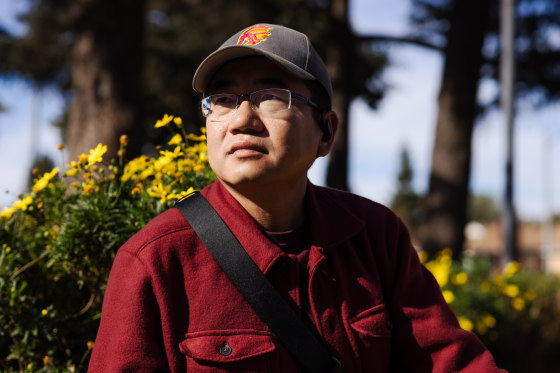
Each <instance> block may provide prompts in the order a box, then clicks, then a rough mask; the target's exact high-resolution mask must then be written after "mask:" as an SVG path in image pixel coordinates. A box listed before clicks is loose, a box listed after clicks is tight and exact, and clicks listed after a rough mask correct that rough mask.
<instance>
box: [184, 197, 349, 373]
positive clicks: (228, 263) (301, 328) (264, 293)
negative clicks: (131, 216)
mask: <svg viewBox="0 0 560 373" xmlns="http://www.w3.org/2000/svg"><path fill="white" fill-rule="evenodd" d="M175 206H176V207H177V208H178V209H179V211H181V213H182V214H183V216H184V217H185V219H187V221H188V222H189V223H190V225H191V227H192V228H193V229H194V231H195V232H196V234H197V235H198V237H199V238H200V239H201V240H202V242H203V243H204V245H205V246H206V248H207V249H208V251H210V253H211V254H212V256H213V257H214V259H216V261H217V262H218V264H219V265H220V267H221V268H222V269H223V271H224V272H225V273H226V274H227V276H228V277H229V278H230V280H231V281H232V282H233V283H234V285H235V286H236V288H237V289H238V290H239V292H240V293H241V294H243V296H244V297H245V299H246V300H247V301H248V302H249V303H250V304H251V306H252V307H253V309H254V310H255V311H256V312H257V314H258V315H259V316H260V317H261V319H262V320H263V321H264V322H265V323H267V324H268V326H269V327H270V329H271V330H272V332H273V333H274V334H275V335H276V336H277V337H278V339H279V340H280V341H281V342H282V344H283V345H284V347H285V348H286V349H287V350H288V352H290V354H291V355H292V356H293V357H294V358H295V359H296V360H297V361H298V362H299V363H300V365H301V367H302V368H303V370H304V371H305V372H317V373H325V372H341V370H339V368H340V363H339V362H338V360H337V359H336V358H334V357H332V356H331V355H330V354H329V353H328V352H327V350H326V349H325V348H324V347H323V346H322V345H321V343H320V342H319V341H318V340H317V339H316V338H315V336H314V335H313V334H312V332H311V331H310V330H309V329H308V328H307V326H306V325H305V324H304V323H303V321H302V320H301V319H300V318H299V317H298V315H297V314H296V313H295V311H294V310H293V309H292V308H291V307H290V306H289V305H288V304H287V303H286V302H285V301H284V299H283V298H282V297H281V296H280V294H278V292H277V291H276V289H275V288H274V287H273V286H272V284H271V283H270V282H269V281H268V279H267V278H266V277H265V276H264V274H263V273H262V271H261V270H260V269H259V267H258V266H257V265H256V264H255V262H253V260H252V259H251V257H250V256H249V254H247V252H246V251H245V249H243V247H242V246H241V244H240V243H239V241H238V240H237V239H236V238H235V236H234V235H233V233H231V231H230V230H229V228H228V227H227V225H226V224H225V223H224V222H223V220H222V219H221V218H220V216H219V215H218V213H217V212H216V211H215V210H214V208H213V207H212V205H210V203H209V202H208V201H207V200H206V198H204V197H203V196H202V195H201V194H200V193H195V194H192V195H190V196H188V197H187V198H184V199H182V200H180V201H178V203H177V204H176V205H175Z"/></svg>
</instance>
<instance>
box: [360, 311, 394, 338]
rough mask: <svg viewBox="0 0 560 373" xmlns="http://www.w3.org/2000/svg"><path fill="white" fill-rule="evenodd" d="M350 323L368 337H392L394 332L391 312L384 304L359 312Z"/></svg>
mask: <svg viewBox="0 0 560 373" xmlns="http://www.w3.org/2000/svg"><path fill="white" fill-rule="evenodd" d="M350 325H351V326H352V328H353V329H354V330H355V331H357V332H358V333H360V334H362V335H364V336H367V337H375V338H390V337H391V334H392V333H391V328H392V325H391V321H390V320H389V313H388V312H387V308H386V307H385V305H384V304H379V305H377V306H375V307H373V308H370V309H368V310H365V311H363V312H361V313H359V314H358V315H357V316H356V317H354V318H352V320H350Z"/></svg>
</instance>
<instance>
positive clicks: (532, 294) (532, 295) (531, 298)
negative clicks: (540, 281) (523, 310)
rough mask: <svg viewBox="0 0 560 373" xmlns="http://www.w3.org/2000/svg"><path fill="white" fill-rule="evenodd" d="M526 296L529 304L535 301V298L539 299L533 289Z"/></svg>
mask: <svg viewBox="0 0 560 373" xmlns="http://www.w3.org/2000/svg"><path fill="white" fill-rule="evenodd" d="M524 295H525V299H527V300H528V301H529V302H530V301H532V300H535V298H536V297H537V293H535V291H534V290H533V289H529V290H527V291H526V292H525V294H524Z"/></svg>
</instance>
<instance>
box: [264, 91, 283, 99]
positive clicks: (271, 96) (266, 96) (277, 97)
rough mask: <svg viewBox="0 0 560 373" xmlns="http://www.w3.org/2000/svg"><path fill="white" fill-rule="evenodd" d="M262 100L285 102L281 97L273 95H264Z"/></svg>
mask: <svg viewBox="0 0 560 373" xmlns="http://www.w3.org/2000/svg"><path fill="white" fill-rule="evenodd" d="M261 100H262V101H269V100H281V101H283V100H282V98H281V97H280V96H277V95H274V94H271V93H268V94H265V95H263V96H262V99H261Z"/></svg>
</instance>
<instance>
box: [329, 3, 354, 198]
mask: <svg viewBox="0 0 560 373" xmlns="http://www.w3.org/2000/svg"><path fill="white" fill-rule="evenodd" d="M331 15H332V17H333V20H334V28H335V32H334V38H333V39H332V40H333V45H332V46H331V47H330V48H329V50H328V51H327V64H328V66H327V67H328V69H329V73H330V75H331V79H332V84H333V94H334V97H333V102H332V104H333V110H334V111H336V113H337V114H338V116H339V124H338V132H337V134H336V137H335V139H334V143H333V148H332V150H331V153H330V156H329V164H328V167H327V185H328V186H330V187H332V188H336V189H341V190H349V184H348V111H349V110H348V108H349V106H350V96H351V94H350V91H351V89H350V86H349V85H350V81H351V79H349V76H348V75H349V74H352V69H351V61H352V59H353V53H354V50H355V49H354V43H355V36H354V35H353V33H352V31H351V29H350V25H349V23H348V0H333V1H332V2H331Z"/></svg>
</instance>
